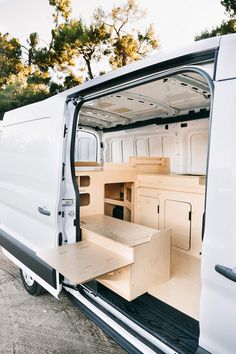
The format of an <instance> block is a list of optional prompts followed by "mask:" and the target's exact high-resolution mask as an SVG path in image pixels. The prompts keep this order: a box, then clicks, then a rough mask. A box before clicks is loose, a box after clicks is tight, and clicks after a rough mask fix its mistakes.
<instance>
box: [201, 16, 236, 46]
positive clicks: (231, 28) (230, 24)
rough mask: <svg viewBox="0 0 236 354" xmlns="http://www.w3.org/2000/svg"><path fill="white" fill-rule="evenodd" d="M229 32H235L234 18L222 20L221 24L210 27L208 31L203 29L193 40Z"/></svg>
mask: <svg viewBox="0 0 236 354" xmlns="http://www.w3.org/2000/svg"><path fill="white" fill-rule="evenodd" d="M229 33H236V20H229V21H223V22H222V23H221V25H219V26H217V27H215V28H212V29H211V30H210V31H208V30H205V31H203V32H202V33H201V34H200V35H198V36H196V37H195V40H196V41H198V40H200V39H206V38H210V37H215V36H223V35H225V34H229Z"/></svg>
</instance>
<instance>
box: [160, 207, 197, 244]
mask: <svg viewBox="0 0 236 354" xmlns="http://www.w3.org/2000/svg"><path fill="white" fill-rule="evenodd" d="M191 209H192V207H191V204H189V203H185V202H180V201H176V200H166V201H165V228H166V229H169V228H170V229H171V230H172V245H173V246H176V247H179V248H182V249H184V250H189V248H190V234H191Z"/></svg>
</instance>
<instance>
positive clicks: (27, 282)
mask: <svg viewBox="0 0 236 354" xmlns="http://www.w3.org/2000/svg"><path fill="white" fill-rule="evenodd" d="M20 276H21V280H22V283H23V285H24V288H25V290H26V291H27V292H28V293H29V294H30V295H32V296H39V295H41V294H43V293H45V292H46V290H45V289H44V288H43V287H42V286H41V285H39V284H38V283H37V282H36V281H35V280H34V279H33V278H32V277H31V276H30V275H29V273H27V272H26V271H25V270H22V269H20Z"/></svg>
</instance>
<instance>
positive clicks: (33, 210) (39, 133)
mask: <svg viewBox="0 0 236 354" xmlns="http://www.w3.org/2000/svg"><path fill="white" fill-rule="evenodd" d="M53 103H54V104H55V102H53V100H52V102H51V105H53ZM45 104H48V105H50V100H47V101H45V102H44V103H42V105H41V106H42V107H43V105H45ZM41 106H40V105H39V104H38V111H37V112H38V113H37V115H36V112H35V109H34V107H33V108H32V114H31V115H30V106H28V107H26V112H25V114H24V110H22V109H21V110H20V111H18V110H15V111H13V112H10V113H11V115H10V118H11V119H6V120H5V121H4V127H3V132H2V138H1V143H0V171H1V176H0V228H1V229H2V230H4V231H6V232H7V233H8V234H9V235H11V236H13V237H14V238H15V239H17V240H18V241H20V242H21V243H22V244H24V245H26V246H27V247H29V248H30V249H32V250H34V251H37V250H38V249H43V248H50V247H55V246H56V245H57V235H58V227H57V208H58V201H59V196H60V184H61V178H62V143H63V128H64V124H63V105H62V104H61V105H60V108H61V111H60V112H59V113H60V115H58V106H59V105H57V109H56V110H57V112H55V114H53V112H50V111H51V110H52V109H51V108H50V109H49V113H50V115H48V116H47V115H46V112H45V113H44V112H43V113H44V114H42V115H41V116H40V108H41ZM36 108H37V107H36ZM44 110H45V109H44ZM45 111H46V110H45ZM25 117H26V118H25ZM17 118H18V120H19V123H18V122H17ZM24 118H25V120H24ZM39 208H43V209H44V210H46V211H47V213H48V214H49V213H50V215H44V214H42V213H40V212H39Z"/></svg>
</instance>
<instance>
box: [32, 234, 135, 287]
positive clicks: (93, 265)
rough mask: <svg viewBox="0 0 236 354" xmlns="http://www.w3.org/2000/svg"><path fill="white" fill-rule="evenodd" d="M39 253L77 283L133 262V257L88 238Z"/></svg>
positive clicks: (43, 258) (52, 265)
mask: <svg viewBox="0 0 236 354" xmlns="http://www.w3.org/2000/svg"><path fill="white" fill-rule="evenodd" d="M37 254H38V256H39V257H40V258H41V259H42V260H44V261H45V262H46V263H47V264H49V265H50V266H51V267H53V268H54V269H56V270H57V271H58V272H59V273H61V274H62V275H64V276H65V277H66V278H68V279H69V280H70V281H72V282H73V283H75V284H82V283H84V282H86V281H89V280H91V279H94V278H97V277H98V276H101V275H103V274H106V273H109V272H112V271H114V270H117V269H119V268H122V267H124V266H127V265H129V264H132V263H133V261H132V259H131V258H127V257H124V256H122V255H120V254H119V253H115V252H112V251H111V250H108V249H106V248H104V247H101V246H98V245H97V244H95V243H93V242H89V241H86V240H85V241H81V242H76V243H73V244H70V245H66V246H61V247H56V248H53V249H49V250H43V251H39V252H38V253H37Z"/></svg>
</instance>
